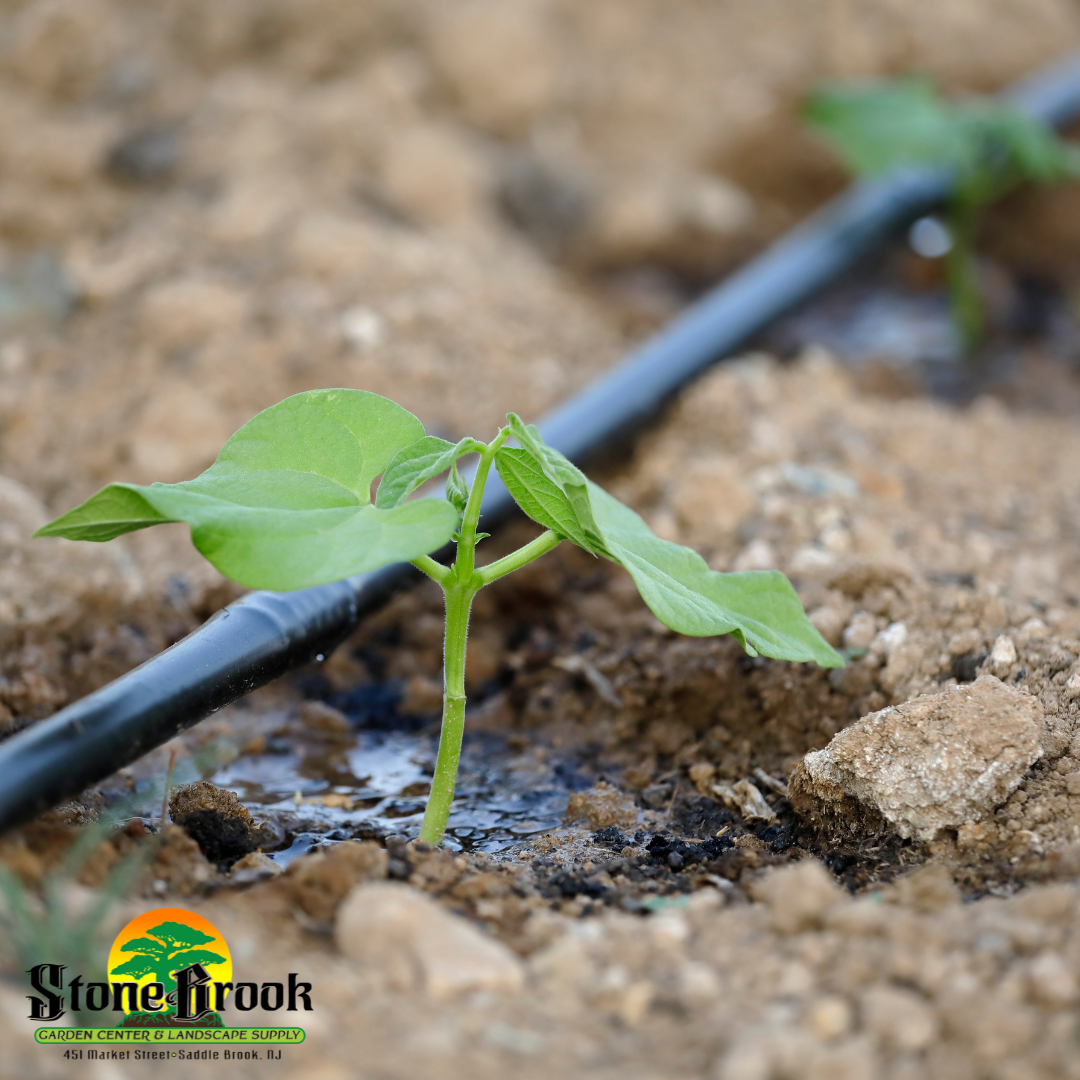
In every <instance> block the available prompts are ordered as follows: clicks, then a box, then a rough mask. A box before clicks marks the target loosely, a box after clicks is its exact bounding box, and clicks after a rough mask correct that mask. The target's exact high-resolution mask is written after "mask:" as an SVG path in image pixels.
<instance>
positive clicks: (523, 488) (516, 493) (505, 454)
mask: <svg viewBox="0 0 1080 1080" xmlns="http://www.w3.org/2000/svg"><path fill="white" fill-rule="evenodd" d="M495 468H496V469H498V471H499V477H500V478H501V479H502V482H503V483H504V484H505V485H506V488H507V490H508V491H509V492H510V494H511V495H512V496H513V497H514V502H516V503H517V504H518V506H520V507H521V509H522V510H523V511H524V512H525V513H526V514H527V515H528V516H529V517H531V518H532V519H533V521H535V522H537V523H538V524H540V525H543V526H544V528H545V529H551V531H552V532H553V533H555V534H556V535H557V536H561V537H563V538H564V539H566V540H571V541H573V543H575V544H577V545H578V547H581V548H584V549H585V550H586V551H589V552H592V554H594V555H602V554H603V553H604V546H603V540H602V539H600V537H599V533H598V531H597V529H596V522H595V521H593V520H592V516H593V515H592V507H591V505H590V507H589V519H590V522H591V525H592V531H589V532H587V531H586V530H585V529H584V528H583V527H582V524H581V520H580V518H579V517H578V514H577V512H576V510H575V508H574V507H573V506H571V504H570V500H569V499H568V498H567V497H566V493H565V492H564V491H563V489H562V488H560V487H559V486H558V485H557V484H556V483H555V482H554V481H552V480H551V479H550V478H549V477H548V476H546V475H545V474H544V471H543V469H542V468H541V467H540V464H539V462H538V461H537V460H536V458H535V457H534V456H533V455H532V454H530V453H529V452H528V451H527V450H518V449H516V448H515V447H509V446H501V447H499V449H498V450H497V451H496V453H495ZM587 490H588V489H586V493H587Z"/></svg>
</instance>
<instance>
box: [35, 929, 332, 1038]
mask: <svg viewBox="0 0 1080 1080" xmlns="http://www.w3.org/2000/svg"><path fill="white" fill-rule="evenodd" d="M106 970H107V972H108V981H107V982H106V981H97V982H95V981H87V980H86V979H84V977H83V974H82V973H77V974H73V975H72V974H70V973H69V972H68V969H67V968H66V966H65V965H63V964H37V965H36V966H35V967H33V968H31V969H30V970H29V971H28V972H27V974H28V975H29V976H30V985H31V987H32V989H33V990H34V991H35V993H34V994H33V995H28V1000H29V1002H30V1017H29V1019H31V1020H36V1021H37V1022H38V1023H40V1024H56V1026H55V1027H39V1028H38V1030H37V1032H36V1033H35V1036H34V1037H35V1039H36V1040H37V1041H38V1042H39V1043H61V1042H62V1043H113V1044H116V1043H121V1044H123V1043H136V1044H146V1043H204V1044H205V1043H224V1044H240V1043H246V1044H253V1043H258V1044H262V1045H264V1046H268V1045H283V1044H289V1043H297V1042H303V1040H304V1031H303V1029H302V1028H299V1027H240V1026H229V1025H228V1024H227V1023H226V1016H228V1015H230V1014H236V1016H237V1018H238V1019H239V1018H241V1014H243V1013H245V1012H251V1011H252V1010H253V1009H256V1008H261V1009H262V1010H263V1011H264V1012H277V1011H279V1010H281V1011H283V1012H286V1013H294V1014H295V1013H298V1012H311V1011H312V1004H311V983H309V982H303V981H301V979H300V976H299V975H298V974H297V973H295V972H290V973H289V976H288V983H281V982H264V983H261V984H260V983H254V982H242V981H236V980H234V977H233V962H232V953H231V951H230V950H229V945H228V943H227V942H226V940H225V938H224V937H223V936H222V934H221V932H220V931H219V930H218V929H217V927H216V926H214V924H213V923H211V922H210V921H209V920H208V919H205V918H203V917H202V916H201V915H197V914H196V913H195V912H192V911H185V910H184V909H183V908H157V909H155V910H154V911H147V912H145V913H144V914H142V915H140V916H138V917H137V918H135V919H132V920H131V922H129V923H128V924H127V926H125V927H124V929H123V930H121V931H120V933H119V934H117V935H116V940H115V941H114V942H113V944H112V948H111V949H110V950H109V959H108V964H107V969H106ZM223 1014H224V1015H223ZM65 1016H70V1017H71V1018H73V1019H75V1021H76V1023H77V1024H79V1025H80V1026H76V1027H72V1026H69V1024H63V1025H60V1024H57V1021H60V1020H61V1019H63V1018H64V1017H65ZM114 1018H116V1019H114ZM69 1023H70V1020H69ZM88 1025H93V1026H88ZM273 1053H274V1052H273V1051H269V1056H273ZM277 1053H278V1055H280V1051H278V1052H277ZM90 1055H91V1056H95V1054H94V1051H90ZM136 1056H137V1057H153V1056H161V1057H185V1056H190V1055H189V1054H185V1053H184V1051H182V1050H181V1051H172V1052H165V1051H163V1052H162V1053H161V1054H160V1055H157V1054H153V1055H152V1054H141V1053H139V1052H136ZM199 1056H206V1054H205V1052H203V1053H200V1054H199ZM212 1056H213V1057H217V1054H216V1053H214V1054H213V1055H212ZM224 1056H225V1057H226V1058H228V1057H233V1056H241V1055H240V1054H233V1053H230V1052H229V1051H227V1050H226V1051H225V1052H224ZM242 1056H245V1057H250V1056H251V1054H250V1053H245V1054H243V1055H242Z"/></svg>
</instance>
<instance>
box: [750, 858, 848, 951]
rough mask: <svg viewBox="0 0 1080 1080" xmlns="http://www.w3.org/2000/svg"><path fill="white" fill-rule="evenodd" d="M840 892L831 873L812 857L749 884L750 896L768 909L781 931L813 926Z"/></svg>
mask: <svg viewBox="0 0 1080 1080" xmlns="http://www.w3.org/2000/svg"><path fill="white" fill-rule="evenodd" d="M843 896H844V894H843V892H842V890H841V889H840V886H839V885H837V884H836V882H835V880H833V877H832V875H830V874H829V872H828V870H826V869H825V867H824V866H822V865H821V863H819V862H817V860H815V859H805V860H803V861H802V862H798V863H795V864H794V865H793V866H785V867H784V868H783V869H781V870H776V871H774V872H773V873H771V874H767V875H766V876H765V877H764V878H762V879H760V880H759V881H757V882H755V883H754V886H753V897H754V899H755V900H759V901H761V902H762V903H764V904H766V905H767V906H768V907H769V908H771V909H772V921H773V925H774V926H775V927H776V929H777V930H778V931H779V932H780V933H781V934H797V933H799V932H800V931H802V930H806V929H808V928H810V927H812V926H816V925H817V924H818V923H819V922H820V920H821V916H822V915H823V914H824V912H825V911H826V910H828V909H829V908H831V907H832V906H833V904H836V903H838V902H839V901H840V900H842V899H843Z"/></svg>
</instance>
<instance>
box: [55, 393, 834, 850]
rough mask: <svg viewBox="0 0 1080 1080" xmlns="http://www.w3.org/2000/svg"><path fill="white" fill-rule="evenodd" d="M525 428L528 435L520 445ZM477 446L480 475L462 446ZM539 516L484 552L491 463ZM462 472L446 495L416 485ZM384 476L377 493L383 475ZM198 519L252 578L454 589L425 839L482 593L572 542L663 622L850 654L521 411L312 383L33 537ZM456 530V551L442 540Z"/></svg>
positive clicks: (447, 786)
mask: <svg viewBox="0 0 1080 1080" xmlns="http://www.w3.org/2000/svg"><path fill="white" fill-rule="evenodd" d="M511 438H513V439H514V440H515V441H516V442H517V444H518V445H517V446H516V447H512V446H509V445H507V444H508V441H509V440H510V439H511ZM466 454H477V455H479V462H478V464H477V466H476V472H475V474H474V479H473V481H472V484H471V486H470V485H469V483H467V481H466V478H465V477H464V476H462V474H461V473H460V472H459V471H458V466H457V463H458V460H459V459H460V458H461V457H463V456H464V455H466ZM493 465H494V466H495V468H496V469H497V470H498V473H499V476H500V477H501V479H502V481H503V483H505V484H506V487H507V488H508V490H509V491H510V494H511V495H512V496H513V497H514V499H515V500H516V502H517V503H518V505H519V506H520V507H521V509H522V510H523V511H524V512H525V513H526V514H527V515H528V516H529V517H531V518H532V519H533V521H535V522H537V523H538V524H540V525H541V526H543V528H544V530H545V531H544V532H543V533H541V535H540V536H538V537H537V538H536V539H535V540H533V541H532V542H531V543H529V544H526V545H525V546H524V547H522V548H520V549H519V550H518V551H515V552H513V553H512V554H510V555H507V556H505V557H504V558H502V559H499V560H497V561H496V562H493V563H489V564H488V565H486V566H482V567H478V566H477V565H476V558H475V555H476V546H477V544H478V543H479V541H481V540H482V539H483V538H484V537H485V536H487V533H482V532H478V531H477V530H478V526H479V522H480V503H481V500H482V498H483V494H484V486H485V484H486V482H487V478H488V475H489V473H490V471H491V467H492V466H493ZM446 472H449V479H448V480H447V482H446V488H445V497H444V498H439V497H432V498H420V499H414V500H411V501H407V500H408V496H409V495H410V494H412V493H413V492H414V491H415V490H416V489H417V488H418V487H419V486H420V485H421V484H423V483H425V482H426V481H428V480H432V479H434V478H435V477H437V476H439V475H440V474H442V473H446ZM380 475H381V477H382V479H381V481H380V482H379V484H378V488H377V491H376V493H375V500H374V502H372V498H371V494H372V493H371V488H372V485H373V483H374V482H375V480H376V479H377V478H378V477H379V476H380ZM176 521H184V522H187V523H188V524H189V525H190V526H191V539H192V542H193V543H194V544H195V546H196V548H198V550H199V551H200V552H202V554H203V555H204V556H206V558H207V559H209V560H210V562H211V563H213V564H214V566H216V567H217V568H218V569H219V570H220V571H221V572H222V573H223V574H225V575H226V576H227V577H230V578H232V579H233V580H234V581H237V582H239V583H240V584H241V585H246V586H248V587H250V588H256V589H279V590H290V589H302V588H305V587H307V586H312V585H321V584H326V583H329V582H332V581H339V580H341V579H342V578H347V577H350V576H352V575H354V574H361V573H366V572H368V571H371V570H377V569H378V568H379V567H380V566H385V565H386V564H387V563H391V562H397V561H399V560H401V561H404V560H409V561H411V562H412V564H413V565H414V566H416V567H417V568H418V569H419V570H421V571H423V573H425V574H427V576H428V577H430V578H431V579H432V580H434V581H435V582H437V583H438V584H439V585H440V586H441V588H442V590H443V593H444V597H445V603H446V633H445V642H444V650H443V684H444V693H443V726H442V736H441V738H440V741H439V753H438V758H437V760H436V764H435V775H434V777H433V778H432V785H431V795H430V797H429V799H428V806H427V811H426V813H425V815H424V822H423V826H422V828H421V831H420V837H421V839H423V840H426V841H428V842H429V843H433V844H435V843H439V842H440V841H441V840H442V837H443V833H444V831H445V829H446V824H447V819H448V817H449V814H450V809H451V805H452V803H453V799H454V787H455V782H456V778H457V771H458V760H459V758H460V755H461V739H462V733H463V731H464V724H465V644H466V639H467V636H468V627H469V612H470V610H471V607H472V601H473V597H474V596H475V595H476V593H477V592H478V591H479V590H480V589H482V588H483V587H484V586H485V585H489V584H491V582H493V581H497V580H498V579H499V578H501V577H504V576H505V575H506V574H509V573H511V572H513V571H514V570H517V569H519V568H520V567H523V566H525V565H526V564H528V563H530V562H532V561H533V560H534V559H537V558H539V557H540V556H541V555H544V554H545V553H546V552H549V551H551V550H552V549H553V548H555V547H557V546H558V545H559V544H560V543H561V542H562V541H563V540H569V541H570V542H571V543H573V544H576V545H577V546H578V547H581V548H584V549H585V551H587V552H589V553H590V554H592V555H597V556H600V557H602V558H605V559H609V560H611V561H612V562H614V563H618V564H619V565H620V566H623V567H625V568H626V569H627V570H628V571H629V572H630V576H631V577H632V578H633V579H634V583H635V584H636V585H637V587H638V591H639V592H640V593H641V596H642V598H643V599H644V600H645V603H646V604H648V606H649V607H650V608H651V609H652V611H653V613H654V614H655V615H656V617H657V618H658V619H659V620H660V621H661V622H662V623H664V624H665V625H666V626H669V627H671V628H672V629H673V630H677V631H679V632H680V633H683V634H691V635H694V636H698V637H707V636H711V635H714V634H731V635H732V636H733V637H735V638H737V639H738V641H739V643H740V644H741V645H742V646H743V648H745V649H746V651H747V652H748V653H749V654H750V655H751V656H756V655H757V654H758V653H759V652H760V653H763V654H764V655H765V656H771V657H775V658H777V659H781V660H795V661H815V662H816V663H818V664H820V665H821V666H823V667H840V666H842V665H843V663H844V661H843V659H842V658H841V657H840V656H839V655H838V654H837V653H836V651H835V650H834V649H833V648H832V647H831V646H830V645H829V644H828V643H827V642H826V641H825V639H824V638H822V636H821V635H820V634H819V633H818V632H817V630H816V629H815V628H814V626H813V624H812V623H811V622H810V620H809V619H808V618H807V617H806V613H805V612H804V611H803V607H802V604H801V603H800V601H799V598H798V596H797V595H796V593H795V590H794V589H793V588H792V587H791V583H790V582H789V581H788V580H787V578H786V577H784V575H783V574H781V573H780V572H779V571H777V570H767V571H749V572H745V573H734V574H721V573H717V572H716V571H714V570H710V569H709V567H708V566H707V565H706V563H705V560H704V559H702V557H701V556H700V555H698V554H697V553H696V552H694V551H691V550H690V549H689V548H685V547H680V546H679V545H678V544H672V543H669V542H668V541H666V540H661V539H660V538H659V537H657V536H654V535H653V533H652V532H651V531H650V530H649V527H648V526H647V525H646V524H645V522H644V521H642V519H641V518H640V517H638V515H637V514H635V513H634V511H633V510H630V509H628V508H627V507H625V506H623V505H622V504H621V503H620V502H618V501H617V500H616V499H614V498H612V497H611V496H610V495H609V494H608V493H607V492H606V491H604V490H603V489H602V488H599V487H597V486H596V484H593V483H592V482H591V481H589V480H588V479H586V477H585V475H584V474H583V473H582V472H581V471H580V470H579V469H577V468H576V467H575V466H574V465H573V464H571V462H570V461H568V460H567V459H566V458H565V457H564V456H563V455H562V454H560V453H559V452H558V451H557V450H555V449H553V448H552V447H550V446H548V445H547V444H546V443H545V442H544V441H543V439H542V438H541V437H540V433H539V431H537V429H536V428H535V427H532V426H530V425H526V424H523V423H522V422H521V420H520V419H519V418H518V417H517V416H516V415H515V414H514V413H510V414H508V416H507V423H506V425H505V426H504V427H502V428H501V429H500V430H499V432H498V434H497V435H496V436H495V438H494V439H493V440H492V441H491V442H490V443H484V442H480V441H478V440H476V439H471V438H467V439H462V440H461V441H460V442H457V443H450V442H446V441H445V440H444V439H437V438H433V437H431V436H428V435H425V434H424V427H423V425H422V424H421V423H420V421H419V420H418V419H417V418H416V417H415V416H413V415H412V413H410V412H407V411H406V410H405V409H403V408H402V407H401V406H400V405H397V404H395V403H394V402H392V401H389V400H388V399H387V398H384V397H380V396H379V395H378V394H372V393H368V392H367V391H364V390H310V391H308V392H306V393H303V394H296V395H294V396H293V397H290V398H286V399H285V400H284V401H281V402H279V403H278V404H277V405H274V406H271V407H270V408H269V409H266V410H265V411H264V412H261V413H259V415H258V416H256V417H254V419H252V420H250V421H249V422H248V423H247V424H245V425H244V426H243V427H242V428H241V429H240V430H239V431H238V432H236V434H235V435H233V437H232V438H231V439H229V441H228V442H227V443H226V444H225V446H224V447H223V448H222V451H221V453H220V454H219V455H218V458H217V461H216V462H215V463H214V464H213V465H212V466H211V467H210V468H209V469H207V470H206V472H204V473H203V474H202V475H201V476H199V477H197V478H196V479H194V480H187V481H184V482H182V483H179V484H151V485H150V486H148V487H143V486H140V485H137V484H110V485H109V486H108V487H105V488H103V489H102V490H101V491H99V492H98V493H97V494H96V495H93V496H92V497H91V498H90V499H88V500H87V501H86V502H85V503H83V504H82V505H81V506H78V507H76V508H75V509H74V510H70V511H69V512H68V513H66V514H64V515H62V516H61V517H59V518H57V519H56V520H55V521H53V522H50V523H49V524H48V525H46V526H44V527H43V528H41V529H39V530H38V532H37V534H36V535H38V536H63V537H67V538H68V539H71V540H110V539H112V538H113V537H115V536H120V535H121V534H122V533H127V532H132V531H134V530H136V529H144V528H147V527H148V526H150V525H157V524H161V523H164V522H176ZM451 540H452V541H453V542H454V543H455V544H456V545H457V555H456V558H455V560H454V562H453V564H452V565H451V566H443V565H442V564H441V563H438V562H436V561H435V560H434V559H432V558H431V557H430V554H429V553H430V552H433V551H438V550H439V549H440V548H442V547H443V546H445V545H446V544H448V543H449V542H450V541H451Z"/></svg>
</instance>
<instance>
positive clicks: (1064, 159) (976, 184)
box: [804, 78, 1080, 351]
mask: <svg viewBox="0 0 1080 1080" xmlns="http://www.w3.org/2000/svg"><path fill="white" fill-rule="evenodd" d="M804 112H805V116H806V119H807V121H808V122H809V124H810V125H811V126H812V127H813V128H814V129H816V130H817V132H818V133H819V134H820V135H821V136H822V137H823V138H824V139H825V140H826V141H827V142H828V143H829V144H830V145H831V146H832V148H833V150H835V151H836V153H837V154H838V155H839V157H840V158H841V160H842V161H843V162H844V164H845V165H846V166H847V167H848V168H849V169H850V170H851V171H852V172H853V173H855V174H856V175H858V176H871V175H874V174H876V173H881V172H885V171H886V170H888V169H893V168H898V167H901V166H905V165H930V166H939V167H941V168H944V169H948V170H951V172H952V173H953V177H954V183H953V187H952V191H951V194H950V195H949V199H948V202H947V204H946V212H945V216H946V221H947V224H948V228H949V232H950V234H951V240H952V244H951V246H950V247H949V248H948V250H947V251H946V252H945V277H946V282H947V284H948V288H949V296H950V302H951V306H952V312H953V321H954V323H955V325H956V328H957V331H958V333H959V335H960V338H961V341H962V344H963V346H964V348H965V349H966V350H968V351H970V350H971V349H973V348H974V347H975V346H976V345H977V344H978V342H979V340H980V338H981V337H982V334H983V326H984V315H983V305H982V297H981V294H980V290H979V278H978V267H977V264H976V261H975V234H976V229H977V227H978V223H979V217H980V215H981V213H982V211H983V209H984V208H985V207H986V206H987V205H988V204H989V203H992V202H994V201H995V200H997V199H1000V198H1001V197H1002V196H1003V195H1005V194H1007V193H1008V192H1009V191H1011V190H1012V189H1013V188H1015V187H1016V186H1017V185H1018V184H1021V183H1025V182H1029V181H1031V182H1035V183H1040V184H1052V183H1058V182H1060V181H1063V180H1067V179H1069V178H1070V177H1074V176H1076V175H1078V174H1080V152H1078V151H1077V149H1076V147H1074V146H1072V145H1070V144H1069V143H1066V142H1063V141H1062V140H1061V139H1059V138H1058V137H1057V136H1056V135H1055V134H1054V133H1053V132H1052V131H1051V130H1050V129H1049V128H1047V127H1045V126H1044V125H1043V124H1041V123H1039V122H1038V121H1037V120H1033V119H1032V118H1031V117H1029V116H1025V115H1024V114H1023V113H1021V112H1019V111H1018V110H1016V109H1014V108H1012V107H1011V106H1009V105H1007V104H1005V103H1003V102H1001V101H995V100H993V99H990V98H968V99H965V100H962V101H948V100H946V99H944V98H943V97H941V95H940V94H939V93H938V92H937V89H936V88H935V87H934V85H933V83H931V82H929V81H928V80H926V79H922V78H910V79H904V80H898V81H883V82H866V83H849V84H836V85H832V86H826V87H823V88H822V89H820V90H818V91H817V92H816V93H814V94H812V95H811V97H810V98H809V99H808V100H807V102H806V106H805V110H804Z"/></svg>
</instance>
